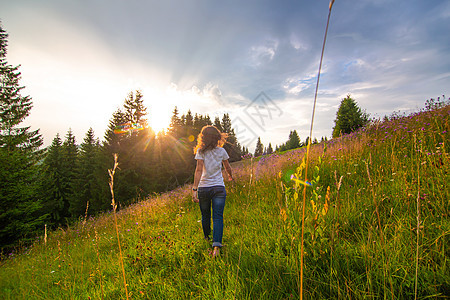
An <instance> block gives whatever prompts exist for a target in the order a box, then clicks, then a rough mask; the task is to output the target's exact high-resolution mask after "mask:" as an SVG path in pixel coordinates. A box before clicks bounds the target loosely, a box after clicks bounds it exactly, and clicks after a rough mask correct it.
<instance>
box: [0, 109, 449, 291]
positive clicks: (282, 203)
mask: <svg viewBox="0 0 450 300" xmlns="http://www.w3.org/2000/svg"><path fill="white" fill-rule="evenodd" d="M449 122H450V107H448V106H447V107H444V108H443V109H440V110H436V111H426V112H420V113H416V114H413V115H411V116H407V117H402V118H395V119H392V120H390V121H386V122H383V123H376V124H373V125H372V126H371V127H369V128H366V129H365V130H361V131H358V132H356V133H354V134H351V135H347V136H344V137H341V138H338V139H333V140H331V141H328V142H327V143H322V144H318V145H313V146H312V147H311V152H310V161H311V164H310V166H309V171H308V174H311V175H310V176H309V181H311V182H312V186H311V187H306V189H307V191H306V207H305V217H306V218H305V234H304V246H305V252H304V253H305V256H304V282H303V283H304V284H303V296H304V298H305V299H335V298H339V299H346V298H348V299H363V298H364V299H383V298H387V299H414V298H415V296H417V299H428V298H445V297H449V295H450V271H449V262H450V259H449V258H450V252H449V245H450V243H449V240H450V239H449V236H450V221H449V220H450V219H449V207H450V202H449V201H450V189H449V184H448V182H450V167H449V150H450V146H449V144H448V141H449V140H450V133H449V131H450V130H449V129H450V128H449V127H450V124H449ZM305 153H306V151H305V149H304V148H302V149H296V150H293V151H289V152H286V153H283V154H274V155H271V156H265V157H263V158H261V159H259V160H254V161H250V160H248V161H245V162H243V163H240V164H239V166H237V167H236V168H235V170H234V172H235V177H236V180H235V182H233V183H231V184H228V183H227V193H228V196H227V204H226V207H225V229H224V244H225V247H224V248H223V250H222V253H221V256H220V257H219V258H217V259H212V257H211V246H210V245H209V244H208V243H207V242H205V241H204V240H203V239H202V233H201V223H200V222H199V220H200V211H199V209H198V207H197V205H196V204H194V203H193V202H192V201H191V198H190V194H189V187H182V188H179V189H177V190H175V191H173V192H170V193H167V194H164V195H161V196H159V197H153V198H149V199H147V200H146V201H143V202H140V203H137V204H135V205H133V206H131V207H129V208H127V209H124V210H121V211H119V212H118V213H117V218H118V224H119V234H120V241H121V246H122V251H123V256H124V258H123V261H124V267H125V276H126V281H127V284H128V292H129V297H130V298H131V299H298V298H299V296H300V295H299V293H300V276H299V272H300V267H301V266H300V249H301V223H302V217H301V205H302V204H301V203H302V199H303V189H304V187H305V186H304V185H300V184H296V183H295V182H293V181H292V180H290V178H291V175H293V174H294V175H296V176H297V177H298V178H300V179H303V178H302V174H304V171H305V169H304V166H302V160H303V158H304V155H305ZM119 163H120V157H119ZM117 200H118V201H119V202H120V199H117ZM105 201H110V200H106V199H105ZM418 222H419V223H418ZM416 264H417V277H416ZM416 287H417V291H416ZM0 295H1V298H2V299H89V297H90V299H125V297H126V296H125V289H124V284H123V277H122V269H121V266H120V259H119V250H118V243H117V236H116V232H115V227H114V216H113V215H112V213H107V214H104V215H102V216H98V217H95V218H90V219H88V220H87V222H85V223H84V224H83V222H80V223H78V224H77V225H76V226H75V227H72V228H69V229H66V230H57V231H55V232H51V233H50V234H49V236H48V239H47V243H45V242H44V240H43V238H41V239H40V240H39V241H37V242H36V243H35V244H34V245H33V246H32V247H30V248H28V249H24V251H23V252H21V253H20V254H13V255H10V257H9V258H7V259H4V260H3V261H2V265H1V267H0Z"/></svg>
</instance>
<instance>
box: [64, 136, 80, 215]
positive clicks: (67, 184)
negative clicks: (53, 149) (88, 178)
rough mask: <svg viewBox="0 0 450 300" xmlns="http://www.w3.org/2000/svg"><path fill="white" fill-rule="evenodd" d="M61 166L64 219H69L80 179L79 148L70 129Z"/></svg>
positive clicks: (65, 141)
mask: <svg viewBox="0 0 450 300" xmlns="http://www.w3.org/2000/svg"><path fill="white" fill-rule="evenodd" d="M61 150H62V155H61V166H62V169H63V171H64V173H63V176H64V177H63V185H62V189H63V194H64V209H63V216H64V218H69V217H70V216H71V214H70V202H71V199H72V198H73V197H74V193H75V180H76V178H77V177H78V146H77V144H76V141H75V136H74V135H73V132H72V129H69V131H68V132H67V135H66V139H65V140H64V143H63V145H62V149H61Z"/></svg>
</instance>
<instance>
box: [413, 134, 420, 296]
mask: <svg viewBox="0 0 450 300" xmlns="http://www.w3.org/2000/svg"><path fill="white" fill-rule="evenodd" d="M414 146H415V150H416V153H417V198H416V205H417V228H416V259H415V262H416V266H415V267H416V272H415V276H414V299H415V300H417V283H418V280H417V279H418V274H419V233H420V172H419V171H420V157H419V155H420V153H421V151H420V150H419V149H418V147H417V137H416V135H414Z"/></svg>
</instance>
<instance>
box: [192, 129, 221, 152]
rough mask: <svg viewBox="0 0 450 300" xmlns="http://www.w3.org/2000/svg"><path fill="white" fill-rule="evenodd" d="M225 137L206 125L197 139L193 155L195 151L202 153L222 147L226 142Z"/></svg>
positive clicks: (217, 130)
mask: <svg viewBox="0 0 450 300" xmlns="http://www.w3.org/2000/svg"><path fill="white" fill-rule="evenodd" d="M227 137H228V134H226V133H222V132H220V130H219V129H217V128H216V127H214V126H212V125H206V126H204V127H203V128H202V131H201V132H200V134H199V135H198V137H197V146H195V148H194V153H197V151H200V153H204V152H205V151H207V150H212V149H214V148H216V147H223V145H224V144H225V142H226V141H227Z"/></svg>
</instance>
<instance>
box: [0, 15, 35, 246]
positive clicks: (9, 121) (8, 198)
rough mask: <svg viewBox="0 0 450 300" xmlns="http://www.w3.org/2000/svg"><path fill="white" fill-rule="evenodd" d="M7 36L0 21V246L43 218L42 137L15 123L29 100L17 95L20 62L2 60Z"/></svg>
mask: <svg viewBox="0 0 450 300" xmlns="http://www.w3.org/2000/svg"><path fill="white" fill-rule="evenodd" d="M7 38H8V34H7V33H6V31H5V30H4V29H3V26H2V24H1V23H0V165H1V166H2V167H1V168H0V248H3V247H9V246H12V245H13V244H14V243H15V242H16V241H17V239H20V238H29V237H31V236H32V235H33V234H34V233H35V231H36V230H37V228H39V227H41V226H43V218H44V216H41V215H40V209H41V200H40V199H39V194H38V181H39V174H40V169H39V165H38V162H39V160H40V159H41V154H42V151H41V150H40V149H39V148H40V147H41V146H42V143H43V140H42V137H41V135H40V134H39V130H35V131H30V127H20V126H19V125H20V124H21V123H22V122H23V120H24V119H25V118H26V117H27V116H28V115H29V114H30V110H31V108H32V106H33V104H32V100H31V97H30V96H22V95H21V91H22V90H23V88H24V87H23V86H20V83H19V81H20V79H21V73H20V71H19V67H20V66H16V67H13V66H11V65H9V64H8V62H7V60H6V54H7V45H8V42H7Z"/></svg>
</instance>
